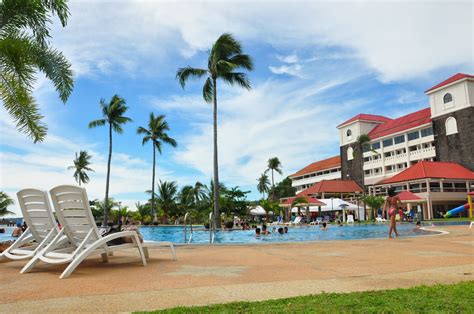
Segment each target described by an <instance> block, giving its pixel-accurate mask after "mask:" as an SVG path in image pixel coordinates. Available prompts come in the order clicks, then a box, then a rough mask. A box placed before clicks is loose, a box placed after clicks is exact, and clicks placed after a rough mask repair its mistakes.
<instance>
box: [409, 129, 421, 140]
mask: <svg viewBox="0 0 474 314" xmlns="http://www.w3.org/2000/svg"><path fill="white" fill-rule="evenodd" d="M419 137H420V133H419V132H418V131H415V132H411V133H408V140H409V141H413V140H416V139H417V138H419Z"/></svg>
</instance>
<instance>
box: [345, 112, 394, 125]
mask: <svg viewBox="0 0 474 314" xmlns="http://www.w3.org/2000/svg"><path fill="white" fill-rule="evenodd" d="M357 120H364V121H372V122H380V123H383V122H387V121H390V120H391V119H390V118H387V117H384V116H377V115H373V114H366V113H361V114H358V115H357V116H355V117H352V118H350V119H349V120H347V121H345V122H343V123H341V124H339V125H338V126H337V127H338V128H339V127H341V126H343V125H345V124H349V123H351V122H354V121H357Z"/></svg>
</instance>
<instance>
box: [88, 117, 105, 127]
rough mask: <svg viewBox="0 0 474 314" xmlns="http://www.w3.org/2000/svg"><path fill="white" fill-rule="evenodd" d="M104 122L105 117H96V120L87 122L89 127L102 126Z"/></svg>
mask: <svg viewBox="0 0 474 314" xmlns="http://www.w3.org/2000/svg"><path fill="white" fill-rule="evenodd" d="M105 123H107V121H106V120H105V119H98V120H94V121H91V122H89V129H92V128H96V127H98V126H103V125H105Z"/></svg>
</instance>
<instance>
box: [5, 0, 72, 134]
mask: <svg viewBox="0 0 474 314" xmlns="http://www.w3.org/2000/svg"><path fill="white" fill-rule="evenodd" d="M54 15H57V16H58V18H59V20H60V22H61V24H62V26H63V27H64V26H66V24H67V19H68V17H69V9H68V6H67V2H66V1H64V0H55V1H53V0H37V1H26V0H23V1H19V0H3V1H0V99H1V102H3V106H4V108H5V110H6V111H8V113H9V114H10V117H11V118H12V119H13V120H14V121H15V123H16V127H17V129H18V130H19V131H20V132H23V133H25V134H26V135H27V136H28V137H30V138H31V139H32V140H33V142H35V143H36V142H41V141H43V140H44V138H45V136H46V133H47V130H48V129H47V126H46V124H44V123H43V121H42V120H43V116H42V115H41V114H40V112H39V109H38V104H37V103H36V101H35V99H34V98H33V95H32V92H33V89H34V83H35V81H36V73H37V72H43V73H44V74H45V76H46V77H47V78H48V79H50V80H51V81H52V83H53V85H54V87H55V88H56V91H57V92H58V93H59V98H60V99H61V100H62V101H63V102H64V103H65V102H66V101H67V99H68V98H69V95H70V94H71V92H72V89H73V85H74V82H73V73H72V70H71V64H70V63H69V62H68V61H67V59H66V58H65V57H64V56H63V54H62V53H61V52H60V51H58V50H56V49H54V48H52V47H50V42H49V39H50V38H51V35H50V24H51V23H52V16H54Z"/></svg>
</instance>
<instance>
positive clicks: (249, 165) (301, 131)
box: [175, 77, 364, 186]
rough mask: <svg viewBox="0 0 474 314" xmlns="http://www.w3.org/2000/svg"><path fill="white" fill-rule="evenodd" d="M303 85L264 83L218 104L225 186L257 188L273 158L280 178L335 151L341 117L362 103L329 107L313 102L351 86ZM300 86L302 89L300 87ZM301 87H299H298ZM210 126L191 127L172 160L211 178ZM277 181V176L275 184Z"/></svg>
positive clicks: (341, 81) (336, 82) (298, 82)
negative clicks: (281, 173) (278, 162)
mask: <svg viewBox="0 0 474 314" xmlns="http://www.w3.org/2000/svg"><path fill="white" fill-rule="evenodd" d="M352 79H353V77H345V78H343V77H341V78H339V79H337V80H336V79H335V80H334V81H332V82H329V83H327V82H324V83H318V84H314V83H309V84H308V83H304V82H302V81H301V80H294V81H291V82H286V83H282V82H278V81H272V80H269V81H266V82H264V83H262V84H258V85H257V86H255V87H254V88H253V89H252V90H251V91H238V92H236V94H235V95H233V96H232V97H221V101H220V102H219V127H218V144H219V169H220V179H221V181H223V182H227V183H228V182H232V183H235V182H238V184H240V185H243V186H246V185H251V186H254V185H255V182H256V181H255V180H256V179H257V177H258V175H259V174H260V173H261V172H263V171H264V170H265V168H266V164H267V160H268V159H269V158H271V157H274V156H277V157H278V158H279V159H280V160H281V162H282V163H283V168H284V176H286V175H289V174H291V173H292V172H294V171H296V170H297V169H299V168H301V167H302V165H305V164H307V163H310V162H313V161H314V160H317V159H319V158H322V157H327V156H328V155H331V154H333V153H334V151H335V149H334V148H335V147H337V145H338V143H337V138H338V137H337V130H336V129H335V128H334V125H336V124H337V123H338V122H340V120H341V116H340V112H342V111H344V110H351V111H352V110H358V109H360V107H361V106H362V105H363V103H364V102H360V103H357V102H356V101H353V102H351V103H339V104H337V108H338V110H334V108H335V107H334V106H335V104H328V103H324V102H321V101H317V100H315V99H316V98H317V96H320V95H321V94H322V93H323V92H326V91H329V90H330V89H333V88H334V89H335V88H338V87H339V86H341V85H342V84H345V83H347V82H349V81H351V80H352ZM302 84H304V85H302ZM300 85H302V86H300ZM211 122H212V121H211V120H210V119H209V121H208V122H207V123H201V124H199V125H196V126H194V128H193V129H192V130H190V132H189V133H188V135H187V136H186V137H185V139H184V140H182V141H181V148H180V149H179V150H178V151H177V152H176V154H175V159H176V160H177V161H178V162H180V163H183V164H185V165H190V166H191V167H193V168H195V169H198V170H199V171H201V172H202V173H204V174H205V175H207V176H209V177H211V176H212V155H213V150H212V138H213V137H212V123H211ZM280 178H281V177H280V176H279V175H277V177H276V179H277V180H279V179H280Z"/></svg>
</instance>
